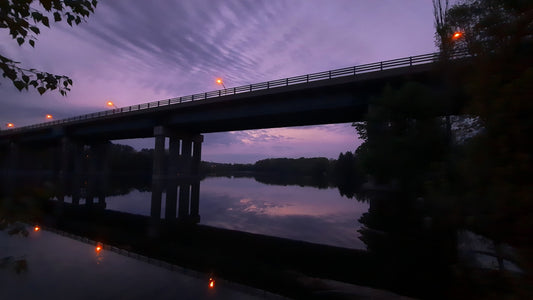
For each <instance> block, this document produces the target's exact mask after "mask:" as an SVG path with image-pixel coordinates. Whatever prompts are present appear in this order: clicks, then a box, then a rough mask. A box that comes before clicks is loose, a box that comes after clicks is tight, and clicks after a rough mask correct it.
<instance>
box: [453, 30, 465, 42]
mask: <svg viewBox="0 0 533 300" xmlns="http://www.w3.org/2000/svg"><path fill="white" fill-rule="evenodd" d="M462 36H463V33H462V32H461V31H456V32H455V33H454V34H453V36H452V39H454V40H457V39H459V38H461V37H462Z"/></svg>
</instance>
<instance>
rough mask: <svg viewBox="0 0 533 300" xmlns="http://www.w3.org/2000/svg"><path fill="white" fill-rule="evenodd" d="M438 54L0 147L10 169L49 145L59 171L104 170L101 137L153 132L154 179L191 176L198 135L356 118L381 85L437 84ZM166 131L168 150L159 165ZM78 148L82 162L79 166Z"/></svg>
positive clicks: (232, 92)
mask: <svg viewBox="0 0 533 300" xmlns="http://www.w3.org/2000/svg"><path fill="white" fill-rule="evenodd" d="M439 57H440V54H438V53H436V54H425V55H419V56H412V57H406V58H401V59H395V60H389V61H382V62H378V63H372V64H366V65H360V66H355V67H349V68H343V69H337V70H332V71H326V72H320V73H313V74H307V75H303V76H297V77H291V78H285V79H279V80H274V81H269V82H263V83H257V84H250V85H246V86H240V87H235V88H230V89H224V90H218V91H212V92H206V93H200V94H194V95H190V96H185V97H179V98H173V99H167V100H161V101H157V102H151V103H145V104H139V105H134V106H129V107H123V108H117V109H113V110H108V111H104V112H98V113H92V114H87V115H82V116H78V117H73V118H69V119H65V120H58V121H52V122H47V123H42V124H36V125H31V126H26V127H21V128H16V129H12V130H7V131H1V132H0V148H3V149H4V151H7V152H8V155H6V156H5V157H8V159H7V162H6V164H7V166H8V167H9V168H10V169H16V168H17V164H18V160H19V159H20V155H21V154H20V153H21V151H22V150H23V148H35V147H38V148H43V147H47V146H48V147H50V146H51V147H56V150H55V151H54V152H55V153H56V156H57V157H60V158H58V159H57V161H58V163H57V169H58V170H60V173H62V174H66V173H67V172H69V171H71V170H73V171H74V173H76V172H78V173H82V172H84V171H83V169H84V168H85V169H87V170H89V172H91V170H93V171H94V172H105V166H106V152H107V151H106V149H105V148H106V147H105V145H106V143H107V141H109V140H116V139H126V138H142V137H155V155H154V168H153V175H154V178H155V179H159V178H164V177H167V176H168V177H175V176H179V177H191V176H192V177H194V176H196V175H197V171H198V165H199V163H200V159H201V146H202V141H203V137H202V136H201V135H200V134H201V133H208V132H221V131H230V130H245V129H257V128H272V127H284V126H297V125H316V124H329V123H341V122H351V121H357V120H360V119H361V117H362V116H363V115H364V113H365V112H366V111H367V108H368V103H369V99H370V98H371V97H374V96H376V95H378V94H379V93H381V91H382V89H383V87H384V86H386V85H388V84H392V85H395V84H401V83H403V82H406V81H418V82H422V83H424V84H427V85H442V82H440V81H439V80H435V78H433V77H432V76H429V74H430V72H431V70H432V69H434V66H435V64H436V63H435V62H436V61H438V59H439ZM461 57H464V55H463V54H457V55H455V56H454V57H453V58H461ZM167 137H168V138H169V143H168V144H169V150H168V151H169V153H170V155H169V161H168V162H167V163H166V164H165V162H164V154H165V139H166V138H167ZM2 146H3V147H2ZM87 146H88V147H87ZM84 149H88V150H87V151H88V153H86V156H85V159H86V160H88V161H89V162H88V163H86V164H85V165H86V166H85V167H83V166H84V163H83V153H84ZM166 166H168V167H166ZM94 172H93V173H94Z"/></svg>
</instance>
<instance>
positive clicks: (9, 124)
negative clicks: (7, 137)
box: [6, 123, 15, 128]
mask: <svg viewBox="0 0 533 300" xmlns="http://www.w3.org/2000/svg"><path fill="white" fill-rule="evenodd" d="M6 126H7V128H13V127H15V124H13V123H7V124H6Z"/></svg>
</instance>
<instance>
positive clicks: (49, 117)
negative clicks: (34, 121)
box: [46, 114, 54, 120]
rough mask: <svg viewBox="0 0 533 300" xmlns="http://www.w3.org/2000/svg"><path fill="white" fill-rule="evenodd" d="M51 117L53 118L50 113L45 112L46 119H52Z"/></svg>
mask: <svg viewBox="0 0 533 300" xmlns="http://www.w3.org/2000/svg"><path fill="white" fill-rule="evenodd" d="M53 118H54V117H52V115H50V114H47V115H46V119H47V120H52V119H53Z"/></svg>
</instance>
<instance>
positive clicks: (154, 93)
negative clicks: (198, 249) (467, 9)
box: [0, 0, 435, 161]
mask: <svg viewBox="0 0 533 300" xmlns="http://www.w3.org/2000/svg"><path fill="white" fill-rule="evenodd" d="M431 9H432V8H431V2H430V1H427V0H410V1H396V0H383V1H364V0H336V1H321V0H292V1H287V0H272V1H243V0H227V1H211V0H194V1H192V0H184V1H164V2H162V1H141V0H128V1H126V0H113V1H100V2H99V4H98V7H97V10H96V13H95V14H94V15H93V16H91V17H90V18H89V19H88V22H87V23H83V24H81V25H80V26H78V27H75V28H70V27H68V26H66V25H63V24H52V26H51V27H52V28H51V29H46V28H44V29H43V30H42V34H41V35H40V36H39V40H38V42H37V44H36V48H35V49H32V48H31V47H19V46H18V45H17V44H16V42H15V41H13V40H11V39H10V38H9V36H8V35H7V34H6V33H5V34H3V35H0V52H1V53H4V54H5V55H6V56H8V57H12V58H14V59H16V60H19V61H22V62H23V65H24V66H26V67H33V68H37V69H42V70H46V71H49V72H52V73H57V74H65V75H68V76H70V77H72V79H73V80H74V86H73V90H72V91H71V92H70V93H69V95H68V96H67V97H61V96H59V95H58V94H56V93H46V94H45V95H43V96H39V95H38V93H37V92H36V91H29V92H22V93H21V92H18V91H17V90H16V89H15V88H14V87H13V86H12V84H11V83H10V82H8V81H6V80H3V79H0V83H1V84H0V96H1V97H0V101H1V103H2V110H0V120H1V121H2V122H7V120H8V121H10V122H14V123H16V124H17V126H23V125H29V124H32V123H38V122H42V121H44V120H43V119H42V116H43V115H45V114H47V113H50V114H52V115H54V116H56V117H57V118H67V117H71V116H75V115H80V114H85V113H91V112H95V111H100V110H105V109H107V108H106V107H105V101H106V100H107V99H110V100H113V101H114V102H115V103H116V104H117V106H128V105H133V104H138V103H144V102H149V101H155V100H160V99H167V98H171V97H177V96H184V95H188V94H192V93H198V92H204V91H210V90H215V89H218V88H219V86H217V85H216V84H215V82H214V79H215V78H216V77H222V78H224V81H225V83H226V86H228V87H230V86H239V85H244V84H250V83H254V82H262V81H267V80H273V79H278V78H283V77H289V76H296V75H302V74H306V73H311V72H319V71H324V70H329V69H334V68H340V67H346V66H351V65H356V64H361V63H367V62H373V61H378V60H385V59H392V58H397V57H402V56H409V55H416V54H422V53H427V52H431V51H434V50H435V47H434V43H433V19H432V18H433V15H432V11H431ZM4 120H6V121H4ZM328 126H329V125H328ZM328 126H325V127H316V126H310V127H305V128H300V127H297V128H285V129H266V130H257V131H246V132H232V133H220V134H209V135H206V141H205V145H206V147H205V148H204V149H205V153H206V157H208V158H209V157H210V158H213V159H221V160H224V161H226V160H229V159H239V161H250V160H254V159H258V158H259V159H260V158H264V157H265V156H284V155H287V156H299V155H301V156H309V155H311V156H322V155H325V156H328V157H335V156H336V155H335V154H334V153H338V152H340V151H347V150H353V148H354V147H356V146H357V145H358V143H359V142H357V141H356V140H354V136H355V135H354V132H353V130H352V129H351V128H350V127H349V125H331V126H329V127H328ZM151 146H152V145H150V144H149V143H148V144H146V147H151ZM326 146H328V147H329V150H326V149H325V147H326ZM336 147H337V148H336ZM313 151H315V152H313ZM313 153H315V154H314V155H313Z"/></svg>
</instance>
